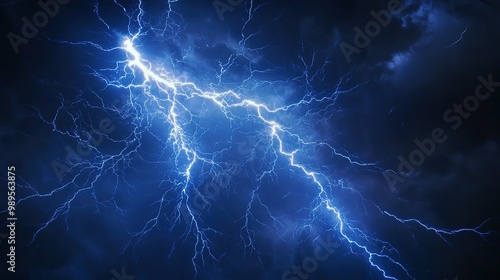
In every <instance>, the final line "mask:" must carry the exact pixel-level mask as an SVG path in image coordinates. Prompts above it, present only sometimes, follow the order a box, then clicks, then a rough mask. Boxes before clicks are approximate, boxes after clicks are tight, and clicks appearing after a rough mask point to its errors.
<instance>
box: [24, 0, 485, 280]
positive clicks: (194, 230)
mask: <svg viewBox="0 0 500 280" xmlns="http://www.w3.org/2000/svg"><path fill="white" fill-rule="evenodd" d="M173 2H176V1H168V7H169V8H168V10H167V11H166V15H167V19H170V15H171V13H174V12H173V10H172V7H171V5H172V3H173ZM114 3H115V4H116V5H117V6H118V7H120V9H122V10H123V12H124V14H126V15H127V16H128V17H129V22H130V24H129V27H128V30H129V34H127V36H126V38H122V40H121V44H120V45H118V46H115V47H111V48H106V47H103V46H101V45H100V44H98V43H94V42H91V41H80V42H68V41H62V40H58V41H57V42H60V43H66V44H71V45H79V46H84V47H90V48H94V49H96V50H98V51H101V52H104V53H111V52H113V53H115V52H117V51H118V52H122V54H124V55H126V58H125V59H124V60H118V61H117V62H116V63H115V65H116V67H114V68H106V69H96V68H95V67H91V69H92V75H94V76H95V77H96V78H98V79H99V80H102V81H104V82H105V84H106V86H107V87H114V88H118V89H126V90H128V92H129V95H128V96H126V98H125V101H126V102H127V106H128V110H129V111H125V113H123V111H122V112H121V114H125V116H127V117H131V116H132V117H133V122H132V125H133V126H134V127H133V129H132V130H131V133H130V134H129V135H128V136H126V137H124V138H123V139H114V138H111V137H110V136H107V135H104V137H106V139H107V140H109V141H111V142H114V143H117V144H120V145H123V148H122V149H121V150H120V151H119V152H117V153H115V154H104V153H102V152H101V151H100V150H99V149H97V148H95V147H93V146H92V145H91V143H89V141H88V140H85V139H84V137H82V136H81V135H80V134H78V133H76V132H75V133H68V132H65V131H63V130H60V129H59V128H58V126H57V124H56V122H57V119H58V117H59V114H60V112H61V111H63V109H64V102H63V100H64V99H63V98H62V97H61V100H62V101H61V107H60V108H59V110H58V112H57V114H56V115H55V116H54V118H53V119H52V120H47V118H44V117H43V116H42V114H41V113H39V115H38V116H39V117H40V118H41V119H42V120H44V121H45V123H47V124H49V125H51V126H52V127H53V130H54V131H56V132H59V133H61V134H64V135H67V136H70V137H73V138H75V139H77V141H78V142H79V143H86V144H87V146H88V147H89V148H91V150H92V151H93V152H94V153H96V154H97V156H95V157H93V158H92V160H82V161H80V162H79V163H78V164H75V166H74V167H72V168H71V170H78V174H77V175H75V176H74V177H73V178H72V180H71V181H70V182H68V183H65V184H64V185H62V186H61V187H59V188H56V189H54V190H53V191H51V192H48V193H40V192H38V191H36V190H35V189H34V188H32V187H30V189H31V190H32V191H33V192H34V194H33V195H31V196H28V197H25V198H24V199H22V200H20V203H22V202H23V201H26V200H28V199H33V198H44V197H52V196H55V195H57V194H58V193H60V192H63V191H67V190H70V189H71V186H72V185H75V184H76V185H82V182H83V185H84V187H82V188H79V189H78V190H76V191H74V192H73V193H72V195H71V197H70V198H69V199H67V200H66V201H64V203H62V204H61V205H60V206H59V207H58V208H57V209H56V210H55V211H54V212H53V215H52V217H51V218H50V219H49V220H48V221H47V222H46V223H44V224H43V226H42V227H40V228H39V229H38V230H37V231H36V233H35V234H34V236H33V240H35V238H36V237H37V235H38V234H39V233H40V232H41V231H42V230H44V229H46V228H47V227H48V226H49V225H50V224H51V223H53V222H54V221H55V220H56V219H58V218H61V217H64V218H67V217H68V214H69V212H70V210H71V207H72V205H73V204H74V202H75V200H76V199H77V198H78V197H79V196H80V195H81V194H82V193H84V192H90V193H95V183H96V182H97V181H98V180H99V179H100V177H101V176H103V174H106V173H108V174H114V176H116V178H119V177H120V176H122V173H121V172H122V171H120V168H123V167H125V166H126V167H130V166H131V165H132V163H131V162H132V159H131V158H132V155H133V154H136V153H137V152H138V150H139V149H141V148H142V142H141V141H143V140H142V139H143V134H146V133H151V132H150V130H151V131H152V130H153V128H152V126H153V123H154V122H155V121H156V120H161V123H162V124H164V129H165V131H168V137H166V138H167V139H166V141H165V139H163V138H162V137H161V136H159V135H162V134H161V133H160V134H155V133H151V134H153V135H154V137H155V138H157V139H158V140H159V141H160V142H162V141H164V142H166V143H167V147H165V149H164V151H158V152H159V153H166V150H167V148H170V149H172V151H173V160H172V161H169V160H164V161H158V162H151V161H150V162H151V163H157V164H159V165H168V166H173V167H172V168H174V171H173V172H174V173H176V175H177V176H176V177H169V176H166V177H167V178H165V180H164V181H162V182H160V183H159V185H161V184H163V183H167V184H169V185H170V187H169V188H167V189H166V190H165V192H164V194H163V196H162V197H160V198H158V200H157V201H156V203H155V207H156V211H155V212H156V213H155V215H154V216H153V217H151V218H150V219H149V220H148V221H147V222H146V223H145V224H144V226H143V227H142V228H141V229H140V230H139V231H136V232H131V233H130V235H131V239H130V242H129V244H127V246H126V247H125V248H124V250H125V249H127V248H128V247H129V245H131V244H132V240H133V239H134V238H137V240H135V241H137V242H138V241H140V240H141V239H142V238H144V237H145V236H146V235H147V234H148V233H150V232H151V231H152V230H153V229H155V228H159V227H160V224H163V222H162V220H164V219H166V218H165V213H164V211H165V208H166V206H167V205H171V204H174V205H175V209H174V210H175V213H174V215H173V216H174V219H173V220H172V221H171V222H172V225H171V227H170V230H173V228H174V226H175V225H179V224H181V223H182V213H183V207H186V209H187V213H188V214H189V225H188V226H187V227H186V229H185V231H184V233H183V236H184V237H185V238H187V237H188V236H189V235H190V234H194V237H195V243H194V248H193V253H192V259H191V262H192V265H193V269H194V271H195V276H196V275H197V274H198V273H199V270H200V269H204V266H205V263H206V259H207V258H210V259H212V260H214V261H216V262H217V261H218V260H219V258H220V255H219V256H218V255H217V253H216V248H213V243H214V242H213V241H212V240H211V236H217V235H223V233H222V232H220V231H218V230H217V229H216V228H214V227H210V226H207V225H206V224H205V223H204V221H203V219H202V217H200V216H198V215H196V213H195V212H196V210H195V209H193V207H192V206H191V205H193V203H194V202H193V199H194V198H193V195H192V194H193V193H199V190H198V189H197V183H196V180H195V178H196V177H197V176H198V175H199V174H197V172H199V171H198V169H199V168H207V167H208V168H209V169H210V170H211V171H215V172H217V171H219V170H222V169H223V168H222V166H223V165H224V162H219V161H218V158H219V155H221V154H222V153H224V152H225V149H220V150H217V151H215V152H207V149H204V148H203V143H200V142H199V141H198V139H197V137H199V135H203V133H204V132H206V131H204V128H203V127H202V125H200V124H199V123H197V121H198V120H199V119H200V114H201V113H199V108H196V107H202V108H207V110H208V109H209V110H213V111H214V112H211V113H213V114H217V115H220V116H221V118H223V120H221V122H223V123H224V125H228V126H230V127H236V126H238V125H241V120H243V121H248V122H251V123H254V124H257V125H259V127H260V128H259V129H258V130H256V131H255V134H257V135H259V136H261V137H262V138H263V139H264V141H263V142H264V143H265V144H266V146H265V154H266V158H267V159H268V160H269V159H270V164H267V165H266V164H262V165H261V166H262V170H261V171H260V172H259V174H258V175H257V176H256V177H255V178H253V181H252V182H253V184H254V188H253V190H252V192H251V195H250V199H249V201H248V204H247V206H246V208H245V213H244V215H243V216H242V217H241V219H240V221H242V228H241V236H240V238H241V240H242V242H243V244H244V247H245V251H246V250H248V251H249V252H257V251H258V250H259V248H258V246H257V245H256V244H255V243H254V238H253V237H254V235H255V233H254V231H253V230H252V226H251V221H255V222H257V223H264V222H262V221H259V220H258V219H256V218H254V213H253V212H254V211H253V209H254V207H255V206H256V205H259V206H262V207H264V209H265V210H266V214H267V215H268V216H269V218H271V220H272V221H273V224H274V227H275V228H276V227H277V225H281V226H283V223H282V221H281V220H280V218H279V217H276V216H275V215H274V214H273V213H272V210H271V209H270V208H269V207H267V206H266V205H265V203H263V202H262V199H261V198H260V197H259V194H258V193H259V190H260V188H261V186H262V184H261V182H262V180H263V179H264V178H265V177H266V176H273V174H275V173H276V169H275V168H276V166H277V165H278V162H279V161H280V160H285V161H286V162H287V165H288V168H289V169H290V170H291V172H293V173H294V176H299V177H301V178H306V179H307V180H308V181H309V183H310V184H309V185H307V186H304V188H307V189H308V190H309V189H311V188H314V193H315V194H316V196H315V197H314V199H313V202H312V206H311V209H309V211H310V213H311V216H312V217H317V216H319V213H321V214H325V213H326V214H327V215H328V216H329V217H330V219H329V220H328V221H327V222H328V223H329V225H330V227H331V229H332V230H335V231H336V232H337V233H338V236H339V237H340V239H341V241H342V242H343V243H344V245H345V246H347V248H348V249H349V250H350V252H351V253H352V254H356V255H360V256H362V257H364V258H365V259H366V261H367V263H369V265H370V266H371V267H372V268H373V269H374V270H375V271H378V273H380V274H381V275H382V276H383V277H384V278H386V279H397V276H395V275H394V273H391V272H390V271H398V272H397V274H398V275H405V276H406V277H408V278H410V279H414V278H413V277H412V275H411V273H410V270H409V269H408V268H407V267H406V266H405V265H404V264H403V263H402V262H401V261H399V260H398V259H397V255H398V253H397V250H396V249H395V248H394V247H393V246H392V245H391V244H389V243H387V242H385V241H383V240H380V239H378V238H376V237H373V236H372V234H369V233H366V232H365V231H364V230H362V229H359V228H358V227H357V226H356V225H355V223H353V222H352V221H351V220H349V218H348V217H347V216H348V215H347V214H346V213H345V212H346V211H345V210H343V207H342V206H339V203H338V200H336V198H335V197H334V196H333V195H332V190H334V189H335V188H348V187H346V186H344V185H343V184H342V183H337V182H334V180H332V179H331V178H329V176H327V175H326V174H324V173H322V172H319V171H316V170H317V169H315V168H314V167H310V165H309V164H307V163H303V162H301V159H303V158H305V156H304V155H306V154H307V153H308V151H310V150H311V149H313V148H315V147H321V148H324V149H328V150H330V151H331V153H332V154H333V155H335V156H336V157H338V158H339V159H341V160H345V161H348V162H349V164H351V165H353V166H357V167H367V168H373V169H375V170H380V169H379V168H378V167H377V166H376V163H366V162H363V161H361V160H359V159H357V158H356V157H354V156H352V155H350V154H349V153H347V152H344V151H343V150H339V149H336V148H335V147H334V145H333V144H331V143H330V142H327V141H312V140H310V139H309V137H305V136H303V135H302V134H301V132H298V131H297V130H296V129H294V128H293V126H291V125H289V124H286V123H285V122H284V121H282V120H283V116H282V114H284V113H288V112H290V111H291V110H292V109H295V108H305V110H306V111H307V113H306V114H307V115H311V116H314V115H315V112H312V111H310V110H308V109H307V108H308V106H309V105H311V104H323V105H324V107H325V108H326V109H323V110H322V111H323V112H326V111H327V110H328V108H330V107H331V106H332V105H333V104H335V103H336V101H337V99H338V98H339V96H341V95H342V94H348V93H350V92H353V91H354V90H356V89H358V88H360V87H362V86H363V85H365V84H366V83H367V82H363V83H360V84H357V85H354V86H351V87H347V88H346V84H347V83H348V82H349V81H350V78H351V74H347V75H345V76H343V77H341V79H340V81H339V83H338V85H337V87H336V89H335V90H334V91H333V92H332V93H330V94H326V95H323V96H321V95H320V96H319V97H317V96H315V95H312V94H305V96H304V97H303V98H302V99H301V100H299V101H297V102H292V103H290V104H285V105H279V106H276V105H272V106H271V105H269V104H266V103H265V102H261V101H259V100H258V98H254V99H250V98H247V96H245V95H244V94H242V93H240V92H239V91H238V88H239V87H238V86H235V89H234V90H226V91H220V92H219V91H216V90H205V89H204V87H203V86H201V85H199V84H198V83H196V82H193V81H191V80H190V79H188V78H186V77H185V76H182V77H180V76H176V75H175V74H174V71H170V70H169V69H170V68H169V67H166V66H165V65H164V64H163V63H162V62H161V61H159V60H158V61H157V59H152V58H148V55H147V54H145V53H143V52H141V50H140V49H141V47H140V46H141V43H142V42H141V37H145V36H146V35H147V34H148V32H151V30H152V29H153V28H152V27H151V26H150V25H149V24H148V23H147V22H146V21H145V19H144V15H145V11H144V9H143V7H142V5H143V4H142V2H141V1H140V2H139V5H138V10H137V11H136V13H135V16H134V15H133V14H134V13H130V12H128V11H127V9H126V8H125V7H124V6H122V5H121V4H119V3H118V2H117V1H116V0H115V1H114ZM246 7H247V11H248V18H247V19H246V20H245V23H244V25H243V29H245V27H246V25H247V24H248V23H249V22H250V21H251V20H252V18H253V15H254V13H255V12H256V11H257V9H259V7H260V6H254V3H253V1H250V2H248V4H247V6H246ZM94 12H95V13H96V15H97V17H98V19H99V21H100V22H101V23H102V24H103V25H104V26H105V27H106V29H110V24H108V23H107V21H106V20H105V19H104V18H103V17H101V16H100V15H99V6H98V3H96V4H95V8H94ZM171 21H173V19H172V20H171ZM167 22H170V20H167ZM132 23H134V24H136V25H137V26H138V27H137V28H136V29H137V30H136V31H132V30H133V28H132V27H131V26H132ZM146 26H147V28H146ZM167 28H171V26H169V25H168V24H167V25H166V26H165V27H164V28H163V30H164V31H165V30H166V29H167ZM156 29H158V28H156ZM160 30H161V28H160ZM466 31H467V28H466V29H465V30H464V32H462V35H461V37H460V39H459V40H457V41H456V42H455V43H453V44H452V45H450V47H451V46H453V45H454V44H456V43H457V42H459V41H460V40H461V39H462V37H463V35H464V33H465V32H466ZM253 36H256V34H252V35H250V36H245V35H243V32H242V39H241V41H240V42H239V44H238V46H239V47H240V48H241V49H242V53H243V54H242V56H244V55H245V53H250V51H258V49H249V48H247V47H246V46H245V43H246V41H247V40H248V39H249V38H251V37H253ZM235 59H236V56H231V58H229V59H228V61H227V62H226V63H223V62H220V71H219V73H218V75H217V77H218V81H217V82H218V84H221V83H222V76H223V74H224V73H225V72H226V71H227V70H228V68H229V67H230V66H231V65H232V64H233V63H234V61H235ZM249 59H250V60H251V58H249ZM300 59H301V61H302V63H303V67H304V68H305V69H309V68H311V67H312V64H314V63H315V60H316V58H315V57H314V56H313V59H312V62H307V61H306V60H305V59H304V58H303V57H300ZM328 63H329V62H328V61H325V62H323V63H322V64H323V65H322V66H321V67H320V69H321V70H320V71H317V72H316V73H310V72H309V71H307V70H306V71H303V77H302V78H303V79H304V80H305V81H306V82H309V81H310V80H312V79H315V78H317V77H318V76H321V75H322V70H323V69H324V68H325V67H326V65H327V64H328ZM110 72H114V73H116V72H119V73H121V74H120V75H119V77H118V78H109V77H108V76H107V73H110ZM253 73H256V72H252V74H253ZM248 79H250V78H248ZM82 102H83V103H85V104H86V105H87V107H89V108H93V107H96V108H99V109H103V110H108V111H112V110H114V109H113V108H110V107H106V106H104V102H103V105H102V106H100V107H99V106H95V105H91V104H90V103H88V102H86V101H82ZM72 117H73V119H74V120H75V123H76V119H77V118H78V117H79V116H77V115H75V116H72ZM144 123H146V125H144ZM193 126H194V127H195V129H193ZM144 127H146V128H144ZM77 130H79V128H76V129H75V131H77ZM200 131H202V132H201V133H200ZM207 131H208V130H207ZM71 170H70V171H71ZM297 171H298V173H297ZM179 178H182V179H181V180H180V179H179ZM114 187H115V188H118V183H117V184H116V185H115V186H114ZM349 189H350V190H351V191H352V192H354V193H356V194H357V195H358V196H359V198H360V199H362V200H364V198H363V196H362V195H361V194H360V193H359V192H357V191H356V190H355V189H352V188H349ZM94 197H95V194H94ZM96 201H98V199H97V198H96ZM207 201H208V199H207ZM106 202H107V203H111V204H113V205H114V206H115V207H116V208H117V209H118V210H119V212H122V213H124V210H122V209H121V208H120V207H118V206H117V204H116V203H115V202H113V201H106ZM365 202H367V203H371V202H370V201H365ZM99 203H100V204H102V203H103V202H99ZM372 204H373V203H372ZM209 205H210V203H209ZM372 206H373V207H372V208H373V209H376V211H378V214H380V215H385V216H387V217H389V218H392V219H394V220H395V221H397V222H398V223H400V224H402V225H405V226H408V227H410V226H411V225H412V224H415V225H417V226H419V227H421V228H423V229H425V230H429V231H432V232H433V233H435V234H437V235H438V236H439V237H440V238H442V239H443V240H444V241H445V242H447V243H448V240H447V239H446V236H448V235H454V234H459V233H462V232H472V233H475V234H477V235H479V236H481V237H485V236H486V235H487V234H489V233H490V232H483V231H481V228H482V227H483V226H484V225H485V223H486V222H485V223H483V224H481V225H480V226H478V227H476V228H464V229H457V230H443V229H437V228H434V227H431V226H428V225H426V224H424V223H423V222H421V221H419V220H417V219H402V218H399V217H397V216H396V215H394V214H391V213H389V212H387V211H385V210H382V209H381V208H380V207H378V206H375V205H372ZM347 212H348V211H347ZM313 220H314V218H313ZM308 226H310V225H309V224H307V222H306V223H305V224H304V225H303V227H308ZM393 252H396V254H393Z"/></svg>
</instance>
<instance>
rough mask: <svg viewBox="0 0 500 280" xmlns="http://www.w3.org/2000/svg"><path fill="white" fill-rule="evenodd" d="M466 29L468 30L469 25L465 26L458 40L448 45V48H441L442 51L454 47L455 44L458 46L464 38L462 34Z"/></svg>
mask: <svg viewBox="0 0 500 280" xmlns="http://www.w3.org/2000/svg"><path fill="white" fill-rule="evenodd" d="M468 29H469V25H468V24H467V26H466V27H465V29H464V31H462V33H461V34H460V38H458V39H457V40H456V41H455V42H453V43H451V44H449V45H448V46H446V47H443V49H447V48H451V47H453V46H455V45H456V44H458V43H459V42H460V41H462V39H463V38H464V34H465V33H466V32H467V30H468Z"/></svg>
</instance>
